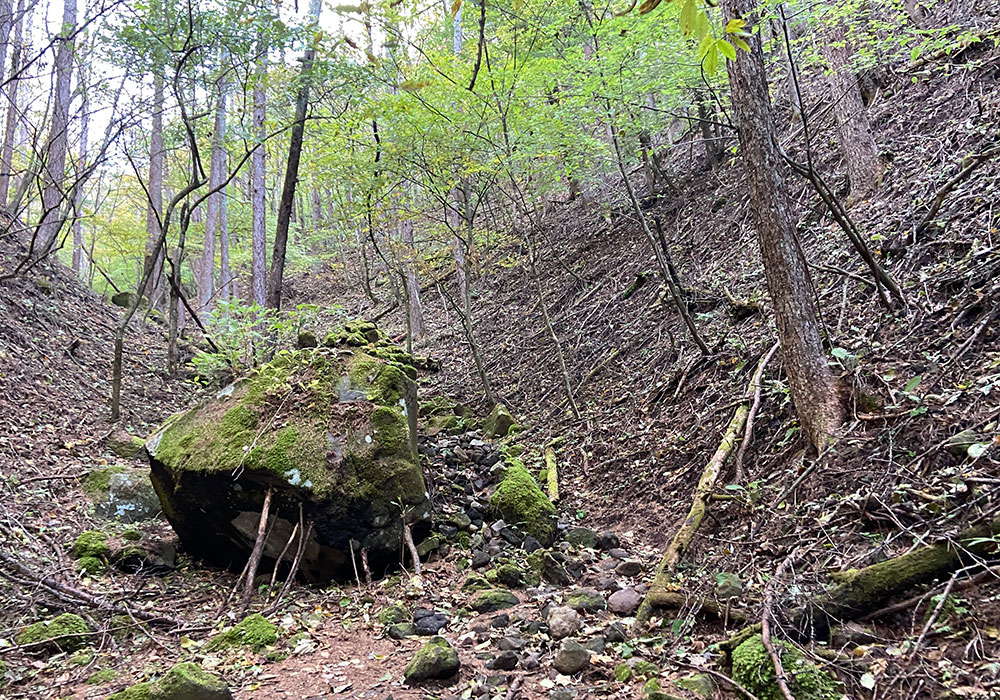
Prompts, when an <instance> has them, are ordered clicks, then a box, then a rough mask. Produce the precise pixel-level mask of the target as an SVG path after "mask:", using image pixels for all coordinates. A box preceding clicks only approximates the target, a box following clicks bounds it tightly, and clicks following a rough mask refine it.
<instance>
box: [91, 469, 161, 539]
mask: <svg viewBox="0 0 1000 700" xmlns="http://www.w3.org/2000/svg"><path fill="white" fill-rule="evenodd" d="M143 454H145V453H143ZM83 491H84V493H86V494H87V496H88V497H90V499H91V500H92V501H93V502H94V514H95V515H96V516H98V517H99V518H104V519H106V520H114V521H118V522H123V523H135V522H140V521H142V520H151V519H153V518H156V517H158V516H159V515H160V513H161V509H160V499H159V497H157V495H156V491H155V490H154V489H153V483H152V482H151V481H150V477H149V470H148V469H137V468H133V467H122V466H112V467H103V468H101V469H94V470H93V471H91V472H90V473H89V474H87V476H86V477H85V478H84V480H83Z"/></svg>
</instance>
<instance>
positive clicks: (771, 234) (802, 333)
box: [722, 0, 842, 448]
mask: <svg viewBox="0 0 1000 700" xmlns="http://www.w3.org/2000/svg"><path fill="white" fill-rule="evenodd" d="M722 8H723V14H724V20H725V21H729V20H731V19H743V20H745V21H746V22H747V30H748V31H749V30H750V29H752V28H753V25H754V23H755V21H756V18H755V17H754V16H753V15H754V13H755V9H756V2H755V0H722ZM747 42H748V43H749V44H750V47H751V50H750V51H742V50H741V51H737V55H736V60H735V61H729V63H728V72H729V86H730V90H731V92H732V103H733V111H734V112H735V115H736V123H737V126H738V128H739V135H740V152H741V153H740V154H741V156H742V161H743V170H744V173H745V176H746V184H747V189H748V190H749V195H750V202H751V214H752V218H753V222H754V227H755V228H756V230H757V238H758V240H759V242H760V249H761V256H762V258H763V261H764V274H765V276H766V278H767V287H768V290H769V292H770V294H771V300H772V303H773V305H774V317H775V322H776V324H777V327H778V339H779V342H780V343H781V351H782V357H783V359H784V362H785V370H786V372H787V374H788V383H789V388H790V389H791V394H792V400H793V401H794V403H795V409H796V411H797V412H798V416H799V422H800V424H801V425H802V429H803V432H804V433H805V435H806V436H807V437H808V438H809V440H810V441H811V442H812V444H813V445H814V446H816V447H817V448H821V447H822V446H824V445H826V444H827V442H828V441H829V439H830V438H831V436H832V435H833V434H834V432H835V431H836V430H837V428H838V427H839V425H840V423H841V420H842V409H841V406H840V402H839V400H838V397H837V392H836V387H835V384H834V379H833V375H832V374H831V372H830V368H829V366H828V365H827V360H826V355H825V353H824V352H823V344H822V341H821V340H820V334H819V320H818V318H817V315H816V308H815V307H814V306H813V295H812V291H811V284H810V280H809V277H808V271H807V269H806V260H805V256H804V254H803V252H802V250H801V248H800V247H799V243H798V240H797V238H796V231H795V218H794V216H793V213H792V203H791V199H790V197H789V193H788V185H787V183H786V181H785V179H784V176H783V175H782V167H781V159H780V157H779V154H778V151H777V146H776V144H775V141H776V134H775V125H774V115H773V112H772V109H771V100H770V96H769V94H768V88H767V74H766V72H765V68H764V55H763V52H762V51H761V46H760V38H759V35H754V36H753V37H748V38H747Z"/></svg>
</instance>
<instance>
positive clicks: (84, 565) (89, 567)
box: [76, 557, 108, 576]
mask: <svg viewBox="0 0 1000 700" xmlns="http://www.w3.org/2000/svg"><path fill="white" fill-rule="evenodd" d="M107 568H108V566H107V564H105V563H104V560H103V559H98V558H97V557H80V558H79V559H77V560H76V570H77V571H82V572H84V573H86V574H90V575H91V576H96V575H97V574H101V573H104V571H106V570H107Z"/></svg>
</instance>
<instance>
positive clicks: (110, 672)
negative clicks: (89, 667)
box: [87, 668, 118, 685]
mask: <svg viewBox="0 0 1000 700" xmlns="http://www.w3.org/2000/svg"><path fill="white" fill-rule="evenodd" d="M117 677H118V672H117V671H115V670H114V669H111V668H102V669H101V670H100V671H95V672H94V673H92V674H90V677H89V678H87V685H104V684H105V683H110V682H111V681H113V680H114V679H116V678H117Z"/></svg>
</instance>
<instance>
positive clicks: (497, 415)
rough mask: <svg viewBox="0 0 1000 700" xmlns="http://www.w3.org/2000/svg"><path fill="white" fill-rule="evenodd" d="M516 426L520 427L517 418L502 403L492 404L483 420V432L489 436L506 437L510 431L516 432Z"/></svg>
mask: <svg viewBox="0 0 1000 700" xmlns="http://www.w3.org/2000/svg"><path fill="white" fill-rule="evenodd" d="M517 428H520V426H518V424H517V420H515V418H514V416H512V415H511V413H510V411H508V410H507V407H506V406H504V405H503V404H502V403H498V404H497V405H496V406H494V407H493V410H492V411H490V415H488V416H487V417H486V420H484V421H483V433H484V434H485V435H488V436H490V437H497V438H502V437H507V436H508V435H510V434H511V433H512V432H517V430H516V429H517Z"/></svg>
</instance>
